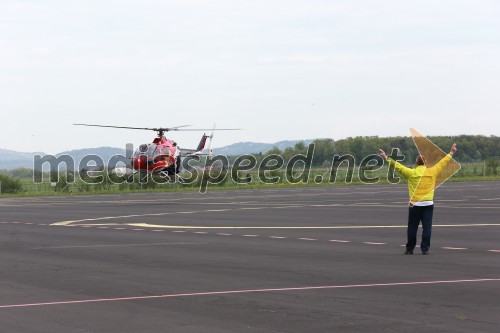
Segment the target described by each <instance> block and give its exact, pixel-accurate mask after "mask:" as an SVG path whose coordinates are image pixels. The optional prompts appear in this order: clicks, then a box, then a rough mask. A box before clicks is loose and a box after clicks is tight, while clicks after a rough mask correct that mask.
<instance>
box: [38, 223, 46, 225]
mask: <svg viewBox="0 0 500 333" xmlns="http://www.w3.org/2000/svg"><path fill="white" fill-rule="evenodd" d="M38 225H48V224H45V223H38Z"/></svg>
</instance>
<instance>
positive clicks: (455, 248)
mask: <svg viewBox="0 0 500 333" xmlns="http://www.w3.org/2000/svg"><path fill="white" fill-rule="evenodd" d="M442 249H445V250H468V248H466V247H447V246H445V247H442Z"/></svg>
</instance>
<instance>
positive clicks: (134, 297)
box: [0, 279, 500, 309]
mask: <svg viewBox="0 0 500 333" xmlns="http://www.w3.org/2000/svg"><path fill="white" fill-rule="evenodd" d="M479 282H500V279H474V280H443V281H416V282H393V283H371V284H348V285H334V286H316V287H295V288H272V289H246V290H245V289H243V290H225V291H209V292H197V293H185V294H167V295H150V296H132V297H117V298H96V299H83V300H73V301H59V302H43V303H25V304H7V305H0V309H11V308H27V307H35V306H50V305H70V304H85V303H102V302H119V301H137V300H147V299H165V298H178V297H196V296H214V295H234V294H250V293H270V292H287V291H308V290H325V289H349V288H370V287H397V286H415V285H436V284H458V283H479Z"/></svg>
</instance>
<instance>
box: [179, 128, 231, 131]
mask: <svg viewBox="0 0 500 333" xmlns="http://www.w3.org/2000/svg"><path fill="white" fill-rule="evenodd" d="M179 131H241V128H216V129H213V128H186V129H180V130H179Z"/></svg>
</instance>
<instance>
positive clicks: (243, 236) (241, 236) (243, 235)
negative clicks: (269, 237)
mask: <svg viewBox="0 0 500 333" xmlns="http://www.w3.org/2000/svg"><path fill="white" fill-rule="evenodd" d="M241 237H259V235H241Z"/></svg>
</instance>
